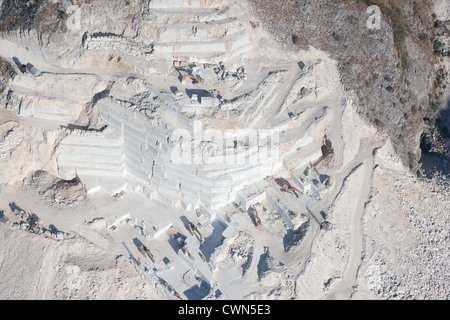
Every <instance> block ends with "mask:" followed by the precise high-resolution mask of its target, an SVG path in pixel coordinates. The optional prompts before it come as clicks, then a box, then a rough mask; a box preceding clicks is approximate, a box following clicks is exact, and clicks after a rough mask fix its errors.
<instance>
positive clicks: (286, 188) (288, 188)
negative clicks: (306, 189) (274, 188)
mask: <svg viewBox="0 0 450 320" xmlns="http://www.w3.org/2000/svg"><path fill="white" fill-rule="evenodd" d="M282 188H283V191H285V192H287V193H289V192H293V193H294V194H295V192H297V193H298V194H300V195H301V196H302V195H303V192H301V191H300V190H298V189H297V188H294V187H293V186H291V185H290V184H288V183H285V184H283V186H282ZM295 195H296V194H295ZM296 196H297V198H298V195H296Z"/></svg>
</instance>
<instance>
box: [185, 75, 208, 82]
mask: <svg viewBox="0 0 450 320" xmlns="http://www.w3.org/2000/svg"><path fill="white" fill-rule="evenodd" d="M186 78H191V79H192V80H193V81H192V83H193V84H204V83H205V80H204V79H202V78H200V77H195V76H193V75H190V74H185V75H184V77H183V79H186Z"/></svg>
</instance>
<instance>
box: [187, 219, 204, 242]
mask: <svg viewBox="0 0 450 320" xmlns="http://www.w3.org/2000/svg"><path fill="white" fill-rule="evenodd" d="M188 229H189V231H190V232H192V233H195V232H197V234H198V235H199V237H200V242H202V241H203V236H202V234H201V233H200V231H198V229H197V227H196V226H195V225H194V224H193V223H191V222H189V224H188Z"/></svg>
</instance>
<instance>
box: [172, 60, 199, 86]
mask: <svg viewBox="0 0 450 320" xmlns="http://www.w3.org/2000/svg"><path fill="white" fill-rule="evenodd" d="M173 67H174V68H175V70H176V71H177V72H178V74H179V79H180V81H183V80H184V79H186V78H190V79H192V83H193V84H204V83H205V80H204V79H203V78H201V77H200V76H199V75H196V76H194V75H193V70H192V69H193V68H195V67H191V65H189V64H188V63H187V62H184V61H174V62H173Z"/></svg>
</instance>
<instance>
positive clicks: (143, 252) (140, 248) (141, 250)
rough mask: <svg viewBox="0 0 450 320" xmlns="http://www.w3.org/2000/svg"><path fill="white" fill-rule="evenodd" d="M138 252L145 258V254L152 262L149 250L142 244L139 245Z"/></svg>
mask: <svg viewBox="0 0 450 320" xmlns="http://www.w3.org/2000/svg"><path fill="white" fill-rule="evenodd" d="M139 251H140V252H141V253H142V254H143V255H144V256H145V254H148V255H149V257H150V258H151V259H152V260H154V257H153V254H152V253H151V252H150V250H149V249H148V248H147V247H146V246H145V245H144V244H141V245H140V246H139Z"/></svg>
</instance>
